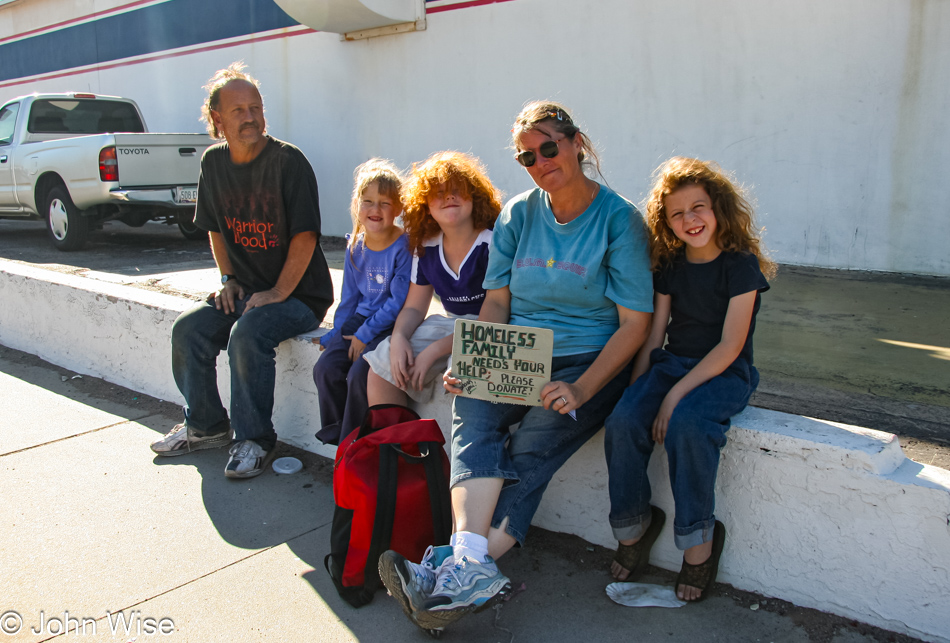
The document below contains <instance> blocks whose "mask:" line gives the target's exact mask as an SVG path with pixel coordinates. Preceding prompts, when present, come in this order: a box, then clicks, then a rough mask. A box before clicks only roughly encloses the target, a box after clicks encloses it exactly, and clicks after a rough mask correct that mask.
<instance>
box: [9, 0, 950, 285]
mask: <svg viewBox="0 0 950 643" xmlns="http://www.w3.org/2000/svg"><path fill="white" fill-rule="evenodd" d="M89 4H90V3H88V2H86V3H82V5H81V6H83V7H85V6H87V5H89ZM100 4H101V5H102V6H111V5H110V3H108V2H105V3H95V10H97V11H98V10H102V8H101V7H100ZM449 4H451V3H449ZM40 6H42V7H43V8H44V11H47V12H50V15H51V16H55V17H56V19H59V17H58V14H57V11H58V12H59V13H61V14H63V15H66V14H68V15H70V16H74V15H79V14H81V13H82V11H80V10H78V9H75V8H74V7H73V3H71V2H66V0H56V1H54V0H24V1H23V2H19V3H15V4H13V5H9V6H5V7H2V8H0V38H4V37H6V36H9V35H12V34H15V33H17V32H16V31H15V30H16V29H18V28H19V29H21V30H22V29H23V28H25V26H26V25H32V24H33V23H34V22H35V20H32V19H31V20H27V19H26V17H24V18H22V19H21V20H16V19H15V17H16V15H17V13H18V12H22V13H24V16H25V15H26V13H27V12H30V15H31V16H32V15H34V14H35V10H36V7H40ZM49 22H55V20H54V19H53V18H52V17H51V18H50V19H49ZM21 25H23V26H21ZM305 31H306V30H305V29H303V28H297V29H288V30H284V31H283V32H281V33H278V34H272V35H277V36H278V37H277V38H275V39H273V40H267V41H262V42H256V43H253V44H246V43H245V44H236V45H235V46H231V47H225V48H218V49H213V48H212V49H211V50H209V51H204V50H205V49H208V47H205V46H201V47H199V46H196V47H193V48H190V49H186V50H183V51H181V52H177V53H180V54H182V55H180V56H177V57H171V58H162V59H160V60H155V61H153V62H141V63H139V64H133V65H130V66H123V67H116V68H111V69H98V70H90V71H88V72H87V73H81V74H78V75H73V76H69V77H66V78H59V79H55V80H47V81H35V82H34V81H30V82H24V83H20V84H13V85H11V84H9V83H0V100H4V99H6V98H9V97H12V96H16V95H19V94H22V93H28V92H30V91H34V90H36V91H62V90H91V91H96V92H101V93H109V94H120V95H127V96H131V97H132V98H134V99H136V100H137V101H138V102H139V104H140V105H141V106H142V108H143V109H144V111H145V115H146V118H147V120H148V122H149V124H150V127H151V128H152V129H153V130H154V131H161V130H185V131H194V130H197V129H200V127H201V126H200V125H199V124H198V122H197V118H198V108H199V105H200V104H201V101H202V98H203V96H202V91H201V85H203V84H204V82H205V81H206V80H207V78H208V77H209V76H210V75H211V74H212V73H213V72H214V70H216V69H218V68H220V67H223V66H225V65H227V64H228V63H230V62H231V61H233V60H236V59H243V60H245V61H246V62H247V63H248V64H249V66H250V70H251V71H252V72H253V73H254V74H255V75H256V76H257V77H259V78H260V79H261V81H262V83H263V91H264V96H265V103H266V108H267V117H268V119H269V126H270V129H271V132H272V133H273V134H274V135H276V136H278V137H281V138H285V139H288V140H290V141H291V142H293V143H295V144H297V145H299V146H300V147H301V148H303V150H304V151H305V152H306V154H307V155H308V156H309V158H310V159H311V161H312V162H313V164H314V166H315V168H316V171H317V176H318V180H319V182H320V189H321V202H322V206H323V210H324V222H325V231H326V232H327V233H329V234H342V233H344V232H346V231H347V229H348V227H349V223H348V218H347V198H348V193H349V190H350V181H351V176H352V169H353V168H354V167H355V166H356V165H357V164H359V163H361V162H362V161H364V160H366V159H367V158H368V157H370V156H374V155H381V156H386V157H390V158H392V159H394V160H395V161H396V162H397V163H398V164H399V165H401V166H404V167H407V166H409V165H410V164H411V163H412V162H413V161H418V160H421V159H423V158H425V157H426V156H427V155H428V154H429V153H431V152H433V151H435V150H439V149H446V148H452V149H460V150H464V151H470V152H472V153H474V154H476V155H478V156H480V157H481V158H482V159H483V160H484V161H485V163H486V164H487V166H488V168H489V171H490V174H491V176H492V178H493V179H494V180H495V181H496V183H497V184H498V185H499V186H500V187H501V188H502V189H503V190H504V191H505V192H506V193H507V194H508V195H509V196H510V195H513V194H516V193H518V192H520V191H523V190H525V189H528V188H530V187H531V186H532V184H531V182H530V179H529V178H528V176H527V175H526V174H525V173H524V172H523V170H521V169H520V168H519V167H518V166H517V165H516V164H515V162H514V161H513V160H512V159H511V152H510V150H508V149H507V145H508V135H509V129H510V126H511V125H510V124H511V121H512V120H513V118H514V116H515V114H516V113H517V111H518V110H519V108H520V107H521V105H522V104H523V103H524V102H525V101H528V100H531V99H535V98H546V97H550V98H555V99H558V100H560V101H562V102H564V103H565V104H566V105H568V106H569V107H570V108H572V109H573V110H574V111H575V113H576V115H577V117H578V120H579V121H580V122H581V124H582V126H583V128H584V129H585V131H587V132H588V133H589V134H590V135H591V137H592V138H593V139H594V140H595V142H596V143H597V144H598V145H599V147H600V149H601V150H602V152H603V161H604V171H605V175H606V178H607V180H608V181H609V183H610V185H611V186H613V187H614V188H615V189H617V190H618V191H619V192H621V193H622V194H625V195H626V196H627V197H629V198H630V199H631V200H633V201H635V202H639V201H641V200H642V198H643V197H644V196H645V194H646V191H647V190H648V186H649V176H650V173H651V172H652V171H653V169H654V168H655V167H656V166H657V165H658V164H659V163H660V162H662V161H663V160H665V159H666V158H667V157H669V156H670V155H673V154H685V155H693V156H699V157H703V158H708V159H716V160H718V161H719V162H720V163H721V164H722V165H723V166H724V167H726V168H727V169H731V170H734V171H735V172H736V174H737V175H738V177H739V178H740V179H741V180H742V181H743V182H744V183H746V184H748V185H750V186H751V187H752V188H753V191H754V195H755V196H756V197H757V200H758V205H759V213H760V217H761V223H763V224H764V225H765V226H766V227H767V229H768V231H767V235H766V242H767V245H768V246H769V247H770V249H771V251H772V253H773V255H774V256H775V258H777V259H778V260H779V261H781V262H785V263H792V264H802V265H815V266H825V267H834V268H851V269H869V270H889V271H903V272H917V273H925V274H939V275H950V254H948V253H947V252H946V241H947V239H950V216H947V211H946V210H947V209H946V205H945V203H946V198H945V197H946V189H945V187H944V186H945V184H946V180H945V178H944V174H945V170H944V168H946V167H950V119H947V118H945V117H944V116H943V112H944V110H945V107H946V105H948V104H950V3H947V2H945V1H943V0H840V1H837V2H825V1H824V0H802V1H801V2H795V3H779V2H755V1H753V0H721V1H719V2H715V3H710V2H703V1H701V0H672V1H669V2H647V1H646V0H598V2H596V3H584V2H576V1H575V0H512V1H510V2H500V3H495V4H487V5H483V6H475V7H470V8H464V9H454V10H451V11H443V12H441V13H430V15H429V16H428V17H427V29H426V30H425V31H420V32H414V33H409V34H402V35H397V36H387V37H382V38H373V39H370V40H361V41H356V42H341V41H340V40H339V37H338V36H337V35H336V34H329V33H304V32H305ZM301 34H302V35H301ZM284 36H286V37H284ZM245 40H246V39H235V41H234V42H235V43H241V42H244V41H245ZM217 44H218V45H226V44H228V43H224V42H222V43H217ZM199 50H201V51H199ZM173 53H176V52H173ZM130 62H134V61H130Z"/></svg>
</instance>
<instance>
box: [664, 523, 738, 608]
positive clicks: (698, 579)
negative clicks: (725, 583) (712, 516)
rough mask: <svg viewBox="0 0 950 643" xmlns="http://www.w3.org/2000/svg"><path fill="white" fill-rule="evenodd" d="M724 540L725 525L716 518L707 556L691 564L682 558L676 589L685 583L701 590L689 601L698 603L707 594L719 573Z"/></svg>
mask: <svg viewBox="0 0 950 643" xmlns="http://www.w3.org/2000/svg"><path fill="white" fill-rule="evenodd" d="M725 542H726V527H725V525H723V524H722V523H721V522H719V521H718V520H717V521H716V526H715V527H714V528H713V549H712V553H711V554H710V555H709V558H707V559H706V561H705V562H702V563H699V564H698V565H691V564H690V563H687V562H686V559H685V558H684V559H683V566H682V567H681V568H680V573H679V576H677V577H676V589H679V587H680V585H685V586H687V587H695V588H696V589H699V590H702V592H703V593H702V594H700V596H699V598H697V599H694V600H692V601H689V602H691V603H698V602H700V601H701V600H704V599H705V598H706V596H707V595H708V594H709V588H710V587H712V584H713V582H715V580H716V575H717V574H718V573H719V558H720V557H721V556H722V546H723V545H724V544H725Z"/></svg>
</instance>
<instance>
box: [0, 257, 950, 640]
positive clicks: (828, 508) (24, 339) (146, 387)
mask: <svg viewBox="0 0 950 643" xmlns="http://www.w3.org/2000/svg"><path fill="white" fill-rule="evenodd" d="M334 272H335V273H339V271H334ZM336 276H337V277H339V274H336ZM0 301H3V302H4V305H3V306H2V307H0V344H3V345H6V346H10V347H13V348H17V349H20V350H24V351H27V352H30V353H33V354H36V355H39V356H40V357H42V358H44V359H46V360H48V361H50V362H52V363H54V364H59V365H62V366H64V367H66V368H69V369H71V370H75V371H79V372H81V373H86V374H90V375H95V376H97V377H102V378H104V379H106V380H108V381H110V382H114V383H116V384H120V385H123V386H126V387H129V388H131V389H133V390H136V391H141V392H143V393H148V394H150V395H153V396H156V397H159V398H162V399H166V400H178V401H181V398H180V395H179V394H178V392H177V390H176V389H175V385H174V382H173V381H172V378H171V368H170V363H171V354H170V343H169V337H170V332H171V325H172V322H173V321H174V319H175V317H177V315H178V314H179V313H180V312H181V311H182V310H184V309H186V308H187V307H189V306H190V305H191V302H190V301H187V300H184V299H179V298H176V297H170V296H167V295H160V294H155V293H151V292H147V291H143V290H140V289H136V288H131V287H128V286H121V285H110V284H105V283H103V282H98V281H93V280H91V279H85V278H82V277H75V276H71V275H63V274H59V273H54V272H49V271H45V270H41V269H37V268H33V267H30V266H25V265H23V264H19V263H14V262H8V261H4V260H0ZM318 357H319V351H318V350H317V348H316V347H315V346H314V345H313V344H312V343H310V341H309V340H308V339H307V338H306V337H303V338H296V339H294V340H290V341H288V342H285V343H283V344H282V345H281V346H280V349H279V351H278V357H277V390H276V395H275V400H276V403H275V410H274V423H275V427H276V429H277V432H278V435H279V437H280V438H281V439H282V440H283V441H285V442H288V443H291V444H295V445H297V446H300V447H302V448H305V449H309V450H312V451H315V452H317V453H321V454H322V455H325V456H327V457H333V454H334V452H335V449H334V448H333V447H326V446H322V445H318V444H317V442H316V440H315V439H314V437H313V434H314V433H315V432H316V430H317V425H318V422H319V420H318V418H319V407H318V401H317V395H316V390H315V387H314V386H313V382H312V378H311V369H312V366H313V364H314V362H315V361H316V360H317V359H318ZM220 366H221V367H222V368H221V369H220V371H219V375H220V377H219V380H220V382H221V387H220V388H221V392H222V397H223V398H224V399H225V400H227V399H228V386H227V370H226V361H224V360H222V361H221V363H220ZM226 403H227V402H226ZM418 410H419V412H420V414H421V415H422V416H423V417H434V418H435V419H437V420H438V421H439V424H440V426H441V427H442V428H443V431H444V432H447V431H448V430H449V427H450V425H451V423H450V421H449V419H450V407H449V402H448V399H447V398H443V397H441V396H437V399H436V400H435V401H434V402H433V403H431V404H429V405H426V406H424V407H422V408H420V409H418ZM142 448H146V445H144V444H143V445H142ZM649 473H650V479H651V482H652V484H653V489H654V498H653V502H654V504H657V505H658V506H660V507H662V508H663V509H664V510H665V511H666V512H667V516H668V520H667V526H666V527H665V528H664V533H663V534H662V535H661V537H660V539H659V541H658V542H657V545H656V546H655V547H654V550H653V555H652V558H651V562H653V564H655V565H659V566H661V567H663V568H666V569H671V570H676V569H679V565H680V561H681V556H680V553H679V552H678V551H677V550H676V549H675V548H674V546H673V543H672V541H673V538H672V520H673V515H674V511H673V501H672V497H671V494H670V490H669V483H668V482H667V479H668V471H667V462H666V456H665V453H664V452H663V450H662V449H658V450H657V454H656V457H654V458H653V459H652V461H651V464H650V472H649ZM606 482H607V472H606V466H605V463H604V456H603V439H602V435H600V434H598V436H596V437H595V438H594V439H592V440H591V441H590V442H589V443H588V444H586V445H585V446H584V447H583V448H582V449H581V450H580V451H579V452H578V453H577V454H575V455H574V456H573V457H572V458H571V459H570V460H569V461H568V463H567V464H566V465H565V466H564V467H563V468H562V469H561V470H560V471H559V472H558V473H557V474H556V475H555V478H554V480H553V481H552V483H551V485H550V487H549V488H548V490H547V492H546V494H545V496H544V500H543V501H542V504H541V507H540V509H539V511H538V513H537V515H536V516H535V520H534V524H536V525H539V526H542V527H545V528H547V529H553V530H556V531H562V532H567V533H573V534H576V535H578V536H580V537H582V538H584V539H586V540H588V541H590V542H593V543H598V544H601V545H604V546H607V547H614V546H615V544H616V543H615V542H614V541H613V539H612V537H611V532H610V528H609V526H608V524H607V514H608V508H609V507H608V498H607V488H606ZM716 514H717V516H718V517H719V519H721V520H722V521H723V522H724V523H725V524H726V525H727V528H728V530H729V536H728V539H727V541H726V548H725V550H724V553H723V558H722V563H721V569H720V579H721V580H723V581H725V582H727V583H730V584H732V585H734V586H736V587H738V588H741V589H746V590H751V591H756V592H760V593H762V594H765V595H768V596H774V597H777V598H781V599H784V600H788V601H791V602H793V603H795V604H797V605H803V606H807V607H814V608H818V609H821V610H824V611H829V612H833V613H835V614H840V615H843V616H847V617H849V618H854V619H858V620H860V621H864V622H867V623H871V624H873V625H878V626H880V627H884V628H887V629H890V630H893V631H897V632H904V633H908V634H913V635H915V636H919V637H922V638H924V639H925V640H932V641H945V642H950V618H948V616H947V610H946V601H945V600H944V597H945V596H946V588H947V586H948V584H950V472H948V471H946V470H943V469H938V468H936V467H929V466H925V465H921V464H917V463H915V462H912V461H910V460H908V459H906V458H905V457H904V455H903V452H902V451H901V449H900V446H899V445H898V442H897V439H896V437H895V436H893V435H891V434H888V433H882V432H879V431H872V430H870V429H863V428H859V427H851V426H846V425H841V424H835V423H832V422H824V421H819V420H812V419H808V418H803V417H799V416H794V415H788V414H784V413H777V412H774V411H765V410H761V409H755V408H750V409H747V410H746V411H744V412H743V413H742V414H740V415H739V416H737V417H736V418H735V420H734V423H733V428H732V429H731V430H730V432H729V443H728V445H727V446H726V448H725V449H724V451H723V454H722V462H721V465H720V472H719V479H718V484H717V507H716ZM529 540H530V534H529Z"/></svg>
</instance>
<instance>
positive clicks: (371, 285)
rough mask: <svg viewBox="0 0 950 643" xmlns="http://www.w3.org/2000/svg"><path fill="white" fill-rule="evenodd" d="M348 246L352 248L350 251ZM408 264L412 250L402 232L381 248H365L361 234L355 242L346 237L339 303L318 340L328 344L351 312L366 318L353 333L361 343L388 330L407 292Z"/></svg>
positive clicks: (322, 343) (324, 344) (409, 264)
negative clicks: (387, 245)
mask: <svg viewBox="0 0 950 643" xmlns="http://www.w3.org/2000/svg"><path fill="white" fill-rule="evenodd" d="M347 238H348V239H349V235H347ZM350 250H352V251H353V252H352V255H351V254H350ZM351 256H352V261H351V260H350V258H351ZM411 267H412V254H411V253H410V252H409V240H408V237H407V236H406V235H405V234H404V235H402V236H400V237H399V238H398V239H397V240H396V241H394V242H393V243H391V244H389V247H388V248H386V249H385V250H370V249H369V248H367V247H366V244H364V243H363V235H360V236H359V237H358V238H357V241H356V242H355V243H354V241H353V240H352V239H349V244H348V246H347V253H346V262H345V264H344V266H343V291H342V293H341V294H340V305H339V306H337V309H336V313H335V314H334V315H333V330H331V331H330V332H329V333H327V334H326V335H323V336H322V337H321V338H320V344H321V345H323V346H329V345H330V341H331V340H332V339H333V338H334V337H336V335H337V333H339V332H340V329H341V328H343V324H344V322H346V320H347V319H349V318H350V317H352V316H353V315H362V316H363V317H365V318H366V319H365V321H364V322H363V325H362V326H360V327H359V328H358V329H357V331H356V333H355V334H356V337H357V339H359V340H360V341H361V342H363V343H364V344H369V343H370V342H371V341H373V339H375V338H376V337H377V336H379V335H380V334H382V333H386V332H389V331H391V330H392V327H393V325H394V324H395V323H396V316H397V315H399V311H400V310H402V305H403V304H404V303H405V302H406V295H408V294H409V271H410V268H411Z"/></svg>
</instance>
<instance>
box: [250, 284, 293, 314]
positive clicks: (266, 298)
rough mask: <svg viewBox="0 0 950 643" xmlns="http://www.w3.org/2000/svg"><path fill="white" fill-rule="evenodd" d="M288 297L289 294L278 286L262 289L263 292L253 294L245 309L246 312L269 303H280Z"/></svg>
mask: <svg viewBox="0 0 950 643" xmlns="http://www.w3.org/2000/svg"><path fill="white" fill-rule="evenodd" d="M286 299H287V295H285V294H283V293H281V292H280V291H279V290H277V288H271V289H270V290H262V291H261V292H256V293H254V294H253V295H251V298H250V299H248V300H247V306H246V307H245V308H244V310H245V312H246V311H248V310H250V309H251V308H260V307H261V306H266V305H267V304H279V303H280V302H282V301H285V300H286Z"/></svg>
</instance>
